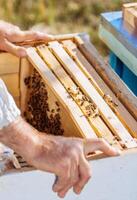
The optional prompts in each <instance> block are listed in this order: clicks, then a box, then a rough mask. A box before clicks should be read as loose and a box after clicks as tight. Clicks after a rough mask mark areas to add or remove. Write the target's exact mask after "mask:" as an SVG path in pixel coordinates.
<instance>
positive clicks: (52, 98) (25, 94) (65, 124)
mask: <svg viewBox="0 0 137 200" xmlns="http://www.w3.org/2000/svg"><path fill="white" fill-rule="evenodd" d="M33 70H34V67H33V66H32V64H31V63H30V62H29V61H28V60H27V59H22V62H21V73H20V74H21V76H20V86H21V111H22V114H23V113H24V112H25V111H26V112H27V100H28V98H29V91H28V89H27V87H26V85H25V84H24V78H26V77H28V76H30V75H31V74H32V72H33ZM45 84H46V91H47V94H48V106H49V109H50V110H53V109H54V110H55V109H56V102H58V105H59V108H60V112H59V113H60V118H61V120H60V121H61V128H62V129H63V130H64V136H73V135H75V136H77V137H81V134H79V131H78V129H77V127H76V125H75V124H74V123H73V120H72V119H71V118H70V117H69V115H68V113H67V112H66V109H65V108H64V107H63V106H62V104H61V103H60V102H59V100H58V98H57V97H56V95H55V94H54V93H53V91H52V90H51V89H50V87H49V86H48V85H47V83H45ZM49 114H50V113H49ZM70 124H71V126H70Z"/></svg>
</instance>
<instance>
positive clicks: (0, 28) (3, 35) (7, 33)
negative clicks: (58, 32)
mask: <svg viewBox="0 0 137 200" xmlns="http://www.w3.org/2000/svg"><path fill="white" fill-rule="evenodd" d="M26 40H45V41H52V40H53V36H52V35H48V34H45V33H41V32H38V31H22V30H21V29H20V28H19V27H17V26H15V25H12V24H9V23H7V22H4V21H0V50H3V51H7V52H10V53H12V54H14V55H16V56H19V57H25V56H26V55H27V54H26V49H25V48H24V47H20V46H16V45H15V44H14V43H15V42H24V41H26Z"/></svg>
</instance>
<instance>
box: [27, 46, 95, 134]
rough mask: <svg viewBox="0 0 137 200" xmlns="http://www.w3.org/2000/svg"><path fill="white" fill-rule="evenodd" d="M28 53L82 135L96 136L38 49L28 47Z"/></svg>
mask: <svg viewBox="0 0 137 200" xmlns="http://www.w3.org/2000/svg"><path fill="white" fill-rule="evenodd" d="M27 54H28V59H29V60H30V62H31V63H32V65H33V66H34V67H35V68H36V69H37V70H38V72H39V73H40V74H41V76H42V78H43V80H44V81H45V82H46V84H47V85H48V86H49V87H51V89H52V91H53V92H54V93H55V94H56V96H58V98H59V100H60V102H62V104H63V105H64V107H65V108H66V111H67V112H68V113H69V115H70V116H71V117H72V118H73V120H74V123H75V124H76V126H77V128H78V130H79V131H80V133H81V135H82V136H83V137H85V136H86V137H87V138H93V137H94V138H95V137H96V135H95V133H94V131H93V129H92V128H91V126H90V124H89V123H88V121H87V119H86V118H85V117H84V116H82V112H81V110H80V109H79V107H78V106H77V105H76V104H75V102H74V101H73V100H72V98H70V97H69V95H68V93H67V91H66V90H65V88H64V87H63V86H62V84H61V83H60V82H59V81H58V80H57V78H56V77H55V75H54V74H53V73H52V72H51V70H50V69H49V68H48V66H47V65H46V64H45V63H44V61H43V60H42V59H41V58H40V56H39V55H38V54H37V53H36V50H35V49H34V48H28V49H27ZM83 133H84V134H83Z"/></svg>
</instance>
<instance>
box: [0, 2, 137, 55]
mask: <svg viewBox="0 0 137 200" xmlns="http://www.w3.org/2000/svg"><path fill="white" fill-rule="evenodd" d="M126 2H136V1H133V0H131V1H128V0H104V1H102V0H84V1H83V0H74V1H72V0H69V1H68V0H58V1H57V0H0V18H1V19H3V20H6V21H9V22H12V23H14V24H17V25H18V26H20V27H21V28H23V29H29V28H30V27H32V26H34V25H35V24H37V23H44V24H45V26H46V27H48V32H50V33H53V34H57V33H73V32H88V33H89V34H90V36H91V40H92V41H93V43H94V44H95V45H96V46H97V48H98V49H99V50H101V51H102V53H103V54H106V52H107V51H106V47H105V46H104V45H103V43H102V42H101V41H100V40H99V38H98V34H97V32H98V26H99V22H100V13H102V12H105V11H113V10H120V9H121V7H122V4H123V3H126ZM49 30H50V31H49Z"/></svg>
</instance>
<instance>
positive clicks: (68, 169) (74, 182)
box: [0, 117, 119, 197]
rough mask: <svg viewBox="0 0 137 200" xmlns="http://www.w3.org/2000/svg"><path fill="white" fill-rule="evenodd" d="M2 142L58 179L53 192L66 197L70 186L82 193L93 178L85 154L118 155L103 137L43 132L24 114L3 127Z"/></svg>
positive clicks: (0, 137) (0, 133)
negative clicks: (62, 135)
mask: <svg viewBox="0 0 137 200" xmlns="http://www.w3.org/2000/svg"><path fill="white" fill-rule="evenodd" d="M0 141H1V142H2V143H3V144H5V145H7V146H9V147H10V148H12V149H13V150H14V151H16V152H17V153H18V154H19V155H21V156H22V157H24V159H25V160H26V161H27V162H28V163H29V164H31V165H33V166H34V167H35V168H37V169H40V170H43V171H47V172H50V173H54V174H55V175H56V176H57V177H58V178H57V181H56V182H55V183H54V185H53V191H54V192H56V193H58V195H59V196H60V197H64V196H65V195H66V193H67V192H68V190H69V189H71V188H73V190H74V192H75V193H77V194H79V193H80V192H81V191H82V189H83V187H84V186H85V184H86V183H87V182H88V180H89V179H90V177H91V169H90V166H89V163H88V161H87V160H86V155H88V154H89V153H91V152H94V151H96V150H100V151H102V152H104V153H105V154H107V155H109V156H116V155H118V154H119V152H118V151H117V150H115V149H114V148H113V147H111V146H110V145H109V144H108V143H107V142H106V141H105V140H103V139H87V140H83V139H80V138H65V137H60V136H53V135H47V134H46V133H40V132H38V131H37V130H36V129H34V128H33V127H31V126H30V125H29V124H28V123H27V122H25V121H24V120H23V119H22V118H21V117H18V118H17V119H16V120H15V121H14V122H12V123H11V124H10V125H9V126H7V127H6V128H3V129H2V130H0Z"/></svg>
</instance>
